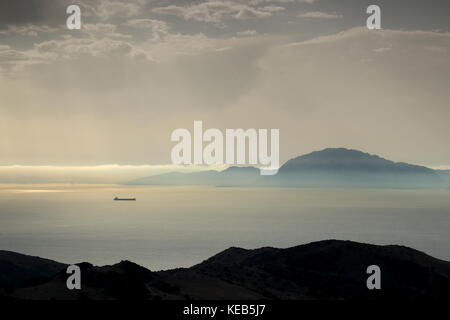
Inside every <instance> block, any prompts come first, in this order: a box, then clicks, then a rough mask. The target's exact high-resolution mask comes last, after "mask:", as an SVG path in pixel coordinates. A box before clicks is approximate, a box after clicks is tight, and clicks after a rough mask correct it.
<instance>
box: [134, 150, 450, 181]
mask: <svg viewBox="0 0 450 320" xmlns="http://www.w3.org/2000/svg"><path fill="white" fill-rule="evenodd" d="M444 181H446V179H444V178H443V174H438V173H437V172H436V171H434V170H432V169H429V168H426V167H423V166H417V165H412V164H407V163H402V162H393V161H390V160H386V159H383V158H381V157H379V156H376V155H371V154H368V153H364V152H361V151H357V150H350V149H344V148H328V149H324V150H321V151H315V152H312V153H309V154H306V155H303V156H299V157H296V158H293V159H291V160H289V161H287V162H286V163H285V164H284V165H283V166H281V168H280V169H279V172H278V174H277V175H273V176H261V175H260V173H259V170H258V169H256V168H253V167H230V168H228V169H227V170H224V171H215V170H210V171H203V172H194V173H178V172H173V173H167V174H162V175H156V176H150V177H145V178H141V179H137V180H133V181H130V182H128V183H126V184H131V185H212V186H250V187H251V186H254V187H262V186H267V187H270V186H273V187H386V188H436V187H438V188H439V187H442V186H444V185H445V184H444ZM448 181H450V180H448ZM448 185H450V184H448Z"/></svg>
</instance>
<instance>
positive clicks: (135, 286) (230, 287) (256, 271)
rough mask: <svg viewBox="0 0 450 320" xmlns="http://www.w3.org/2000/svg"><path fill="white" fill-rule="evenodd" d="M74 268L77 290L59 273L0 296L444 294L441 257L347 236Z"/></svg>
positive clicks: (446, 279) (449, 267) (447, 273)
mask: <svg viewBox="0 0 450 320" xmlns="http://www.w3.org/2000/svg"><path fill="white" fill-rule="evenodd" d="M13 256H14V253H11V254H10V255H9V257H13ZM21 256H22V255H21ZM6 257H8V256H6ZM13 260H14V259H13ZM41 260H43V261H39V258H34V257H33V260H30V262H31V263H33V264H41V263H44V264H49V260H45V259H41ZM5 261H8V258H7V259H5ZM14 261H15V260H14ZM51 264H55V265H60V264H58V263H56V262H51ZM373 264H375V265H378V266H379V267H380V268H381V290H368V289H367V287H366V280H367V277H368V275H367V274H366V269H367V267H368V266H369V265H373ZM80 267H81V269H82V289H81V290H72V291H70V290H68V289H67V288H66V285H65V281H66V278H67V275H66V274H65V272H64V270H59V271H55V274H54V275H53V276H52V277H50V278H48V279H47V281H45V282H40V283H38V284H31V285H26V284H22V285H18V286H17V287H16V288H15V289H14V290H10V291H8V292H6V293H4V295H6V296H7V297H12V298H15V299H133V300H139V299H212V300H217V299H349V300H360V299H362V300H372V299H396V300H398V299H448V298H450V263H449V262H446V261H442V260H438V259H435V258H433V257H431V256H428V255H426V254H424V253H422V252H419V251H417V250H414V249H410V248H407V247H403V246H395V245H390V246H377V245H370V244H363V243H357V242H351V241H338V240H326V241H319V242H313V243H309V244H306V245H300V246H296V247H292V248H287V249H277V248H271V247H265V248H260V249H255V250H246V249H242V248H235V247H233V248H229V249H227V250H225V251H223V252H221V253H219V254H217V255H215V256H213V257H211V258H209V259H207V260H205V261H203V262H202V263H200V264H198V265H195V266H193V267H191V268H181V269H173V270H167V271H159V272H152V271H150V270H148V269H146V268H144V267H141V266H139V265H136V264H134V263H132V262H129V261H122V262H120V263H118V264H115V265H112V266H104V267H95V266H92V265H91V264H89V263H81V264H80ZM30 268H32V267H31V266H30ZM3 271H4V270H3V269H1V268H0V272H1V273H3ZM9 272H11V270H10V271H9ZM22 272H27V271H25V270H24V269H23V268H22V267H21V266H17V269H16V270H15V272H14V273H13V274H15V275H16V276H17V275H19V274H21V273H22ZM47 275H48V274H47ZM29 276H30V274H29V273H27V277H28V278H29ZM36 277H40V273H39V272H37V274H36Z"/></svg>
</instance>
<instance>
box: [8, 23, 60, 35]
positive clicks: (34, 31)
mask: <svg viewBox="0 0 450 320" xmlns="http://www.w3.org/2000/svg"><path fill="white" fill-rule="evenodd" d="M56 31H58V29H57V28H51V27H49V26H47V25H34V24H27V25H20V26H17V25H9V26H7V28H6V29H4V30H0V34H5V35H14V34H19V35H22V36H28V37H37V36H38V35H39V34H40V33H49V32H56Z"/></svg>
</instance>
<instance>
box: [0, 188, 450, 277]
mask: <svg viewBox="0 0 450 320" xmlns="http://www.w3.org/2000/svg"><path fill="white" fill-rule="evenodd" d="M115 196H118V197H136V198H137V201H136V202H134V201H127V202H120V201H113V200H112V199H113V198H114V197H115ZM0 221H1V222H0V249H2V250H11V251H17V252H20V253H25V254H30V255H37V256H41V257H45V258H49V259H54V260H58V261H61V262H66V263H77V262H81V261H89V262H92V263H94V264H96V265H104V264H113V263H116V262H119V261H120V260H125V259H127V260H131V261H133V262H136V263H138V264H141V265H143V266H146V267H148V268H150V269H151V270H160V269H168V268H175V267H188V266H191V265H193V264H196V263H199V262H201V261H202V260H204V259H206V258H208V257H210V256H211V255H214V254H216V253H218V252H220V251H222V250H224V249H226V248H228V247H230V246H239V247H244V248H257V247H262V246H273V247H289V246H294V245H299V244H304V243H307V242H311V241H317V240H324V239H343V240H354V241H361V242H367V243H374V244H399V245H406V246H409V247H412V248H415V249H418V250H421V251H424V252H426V253H428V254H430V255H432V256H435V257H437V258H441V259H445V260H450V235H449V233H448V230H449V229H450V190H448V189H447V190H446V189H434V190H388V189H307V188H214V187H149V186H118V185H11V184H9V185H0Z"/></svg>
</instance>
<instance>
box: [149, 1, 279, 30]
mask: <svg viewBox="0 0 450 320" xmlns="http://www.w3.org/2000/svg"><path fill="white" fill-rule="evenodd" d="M282 10H284V8H283V7H279V6H264V7H259V6H251V5H247V4H245V3H241V2H239V1H237V2H236V1H218V0H214V1H206V2H201V3H197V4H190V5H186V6H178V5H169V6H165V7H158V8H154V9H153V12H155V13H157V14H160V15H172V16H177V17H181V18H183V19H185V20H195V21H200V22H209V23H215V24H221V23H223V22H224V21H225V20H228V19H264V18H268V17H271V16H272V15H273V14H274V13H276V12H279V11H282Z"/></svg>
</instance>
